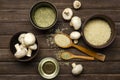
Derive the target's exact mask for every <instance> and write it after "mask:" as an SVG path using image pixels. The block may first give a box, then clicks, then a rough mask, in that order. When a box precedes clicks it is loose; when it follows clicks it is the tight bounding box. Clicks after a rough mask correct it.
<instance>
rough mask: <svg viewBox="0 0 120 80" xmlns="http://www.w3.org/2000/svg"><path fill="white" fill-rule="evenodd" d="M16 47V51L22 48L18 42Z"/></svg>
mask: <svg viewBox="0 0 120 80" xmlns="http://www.w3.org/2000/svg"><path fill="white" fill-rule="evenodd" d="M15 49H16V51H20V50H21V49H20V45H19V44H18V43H17V44H15Z"/></svg>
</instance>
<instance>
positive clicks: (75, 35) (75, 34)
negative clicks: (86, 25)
mask: <svg viewBox="0 0 120 80" xmlns="http://www.w3.org/2000/svg"><path fill="white" fill-rule="evenodd" d="M80 37H81V34H80V32H78V31H73V32H72V33H70V38H71V39H73V40H74V43H75V44H77V43H78V39H79V38H80Z"/></svg>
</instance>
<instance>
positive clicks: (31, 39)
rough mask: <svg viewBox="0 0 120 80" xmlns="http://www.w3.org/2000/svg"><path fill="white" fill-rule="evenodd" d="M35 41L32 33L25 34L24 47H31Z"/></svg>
mask: <svg viewBox="0 0 120 80" xmlns="http://www.w3.org/2000/svg"><path fill="white" fill-rule="evenodd" d="M35 41H36V38H35V35H34V34H33V33H27V34H26V35H25V37H24V44H25V45H26V46H30V45H33V44H34V43H35Z"/></svg>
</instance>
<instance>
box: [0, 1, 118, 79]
mask: <svg viewBox="0 0 120 80" xmlns="http://www.w3.org/2000/svg"><path fill="white" fill-rule="evenodd" d="M39 1H41V0H0V80H43V78H42V77H41V76H40V75H39V74H38V71H37V66H38V63H39V61H40V60H41V59H42V58H45V57H53V58H56V59H57V60H58V61H59V63H60V73H59V75H58V76H57V77H56V78H55V80H120V0H80V1H81V3H82V7H81V9H79V10H74V9H73V7H72V2H73V1H74V0H49V1H50V2H52V3H53V4H55V5H56V7H57V9H58V16H59V17H58V21H57V23H56V25H55V29H51V30H49V31H47V32H44V31H39V30H36V29H35V28H33V27H32V24H31V23H30V19H29V11H30V8H31V7H32V5H33V4H35V3H36V2H39ZM66 7H70V8H72V9H73V12H74V15H77V16H79V17H81V18H82V22H84V21H85V20H86V18H88V17H89V16H91V15H94V14H104V15H107V16H109V17H111V18H112V20H113V21H114V22H115V25H116V31H117V36H116V39H115V41H114V42H113V43H112V44H111V45H110V46H109V47H108V48H105V49H103V50H100V51H98V52H102V53H103V54H105V55H106V56H107V58H106V60H105V62H100V61H84V60H69V61H63V60H61V59H60V58H59V57H58V55H59V51H61V50H63V49H61V48H58V47H57V46H55V45H54V44H52V43H51V42H50V41H51V39H52V38H51V34H54V33H55V32H57V31H58V30H61V31H63V32H64V33H67V34H69V33H70V32H71V31H73V28H72V27H70V26H69V22H67V21H64V20H63V19H62V16H61V13H62V11H63V9H64V8H66ZM20 31H28V32H33V33H34V34H35V35H36V36H37V39H38V41H39V46H40V50H39V53H38V55H37V57H35V59H34V60H32V61H31V62H28V63H21V62H18V61H16V60H15V59H14V57H13V55H12V54H11V52H10V50H9V41H10V39H11V37H12V36H13V35H14V34H15V33H17V32H20ZM79 45H82V46H84V47H87V48H89V47H88V46H87V45H85V44H84V42H83V40H82V38H81V39H80V41H79ZM66 50H67V51H70V52H73V53H74V54H78V55H79V54H81V55H83V53H82V52H80V51H78V50H76V49H73V48H70V49H66ZM94 50H95V49H94ZM73 62H76V63H80V64H82V65H83V66H84V71H83V73H82V74H81V75H79V76H77V77H75V76H73V75H72V74H71V69H72V67H71V63H73Z"/></svg>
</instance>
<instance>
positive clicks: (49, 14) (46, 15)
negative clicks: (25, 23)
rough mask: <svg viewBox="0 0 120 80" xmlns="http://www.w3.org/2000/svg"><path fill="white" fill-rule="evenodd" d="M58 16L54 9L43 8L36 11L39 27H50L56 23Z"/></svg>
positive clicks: (35, 16)
mask: <svg viewBox="0 0 120 80" xmlns="http://www.w3.org/2000/svg"><path fill="white" fill-rule="evenodd" d="M55 18H56V15H55V12H54V10H53V9H52V8H50V7H41V8H39V9H37V10H36V12H35V15H34V19H35V23H36V24H37V26H39V27H49V26H50V25H52V24H53V22H54V21H55Z"/></svg>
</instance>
